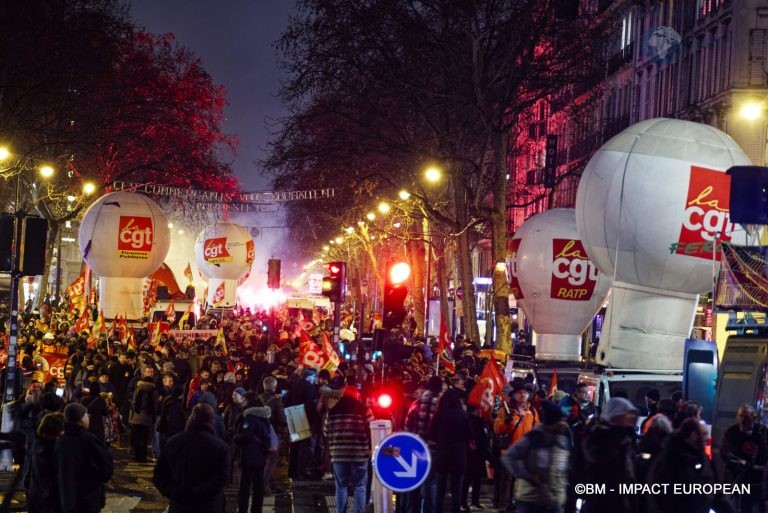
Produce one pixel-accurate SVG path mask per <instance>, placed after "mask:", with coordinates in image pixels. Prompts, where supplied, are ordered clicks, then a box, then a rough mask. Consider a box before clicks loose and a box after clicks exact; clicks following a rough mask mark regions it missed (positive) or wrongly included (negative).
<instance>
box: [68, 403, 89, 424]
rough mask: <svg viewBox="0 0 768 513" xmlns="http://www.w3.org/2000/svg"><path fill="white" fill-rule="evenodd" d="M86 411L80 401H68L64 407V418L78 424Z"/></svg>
mask: <svg viewBox="0 0 768 513" xmlns="http://www.w3.org/2000/svg"><path fill="white" fill-rule="evenodd" d="M86 413H88V410H86V408H85V406H83V405H82V404H80V403H69V404H68V405H66V406H65V407H64V420H66V421H67V422H69V423H71V424H78V423H80V421H82V420H83V417H85V414H86Z"/></svg>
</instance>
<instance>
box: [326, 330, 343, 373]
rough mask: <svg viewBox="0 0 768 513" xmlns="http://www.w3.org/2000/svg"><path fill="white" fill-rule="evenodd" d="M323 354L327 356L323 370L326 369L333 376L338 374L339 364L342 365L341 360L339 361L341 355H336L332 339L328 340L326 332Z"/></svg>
mask: <svg viewBox="0 0 768 513" xmlns="http://www.w3.org/2000/svg"><path fill="white" fill-rule="evenodd" d="M323 353H324V354H325V358H326V360H327V361H326V362H325V365H324V366H323V369H326V370H327V371H328V372H330V373H331V374H333V373H334V372H336V369H338V368H339V363H341V359H339V355H338V354H337V353H336V350H335V349H334V348H333V344H332V343H331V339H330V338H328V334H327V333H326V332H323Z"/></svg>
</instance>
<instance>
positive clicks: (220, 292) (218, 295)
mask: <svg viewBox="0 0 768 513" xmlns="http://www.w3.org/2000/svg"><path fill="white" fill-rule="evenodd" d="M223 302H224V282H223V281H222V282H221V283H220V284H219V286H218V287H216V291H215V292H214V293H213V301H212V303H213V306H214V308H215V307H217V306H219V305H221V304H222V303H223Z"/></svg>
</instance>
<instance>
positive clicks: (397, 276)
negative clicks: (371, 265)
mask: <svg viewBox="0 0 768 513" xmlns="http://www.w3.org/2000/svg"><path fill="white" fill-rule="evenodd" d="M410 276H411V266H410V265H408V264H407V263H405V262H398V263H396V264H394V265H392V267H390V268H389V281H390V283H392V284H393V285H400V284H401V283H403V282H404V281H405V280H407V279H408V278H409V277H410Z"/></svg>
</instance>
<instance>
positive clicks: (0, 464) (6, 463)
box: [0, 402, 13, 472]
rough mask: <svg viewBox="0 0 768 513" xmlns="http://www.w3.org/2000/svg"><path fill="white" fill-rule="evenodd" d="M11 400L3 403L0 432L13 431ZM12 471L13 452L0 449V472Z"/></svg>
mask: <svg viewBox="0 0 768 513" xmlns="http://www.w3.org/2000/svg"><path fill="white" fill-rule="evenodd" d="M12 404H13V403H12V402H7V403H3V405H2V413H1V414H0V415H1V420H0V426H1V427H0V432H2V433H10V432H11V431H13V418H12V417H11V405H12ZM11 471H13V453H12V452H11V450H10V449H2V450H0V472H11Z"/></svg>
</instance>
